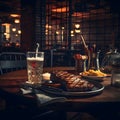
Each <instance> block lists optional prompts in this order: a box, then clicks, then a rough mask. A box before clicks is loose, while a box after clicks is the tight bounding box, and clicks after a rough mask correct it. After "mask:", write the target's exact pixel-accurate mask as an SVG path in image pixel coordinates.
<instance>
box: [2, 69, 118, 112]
mask: <svg viewBox="0 0 120 120" xmlns="http://www.w3.org/2000/svg"><path fill="white" fill-rule="evenodd" d="M56 69H59V70H75V68H73V67H57V68H44V72H50V71H51V70H56ZM26 80H27V71H26V70H19V71H15V72H10V73H7V74H4V75H1V76H0V94H2V95H3V96H4V97H5V98H6V99H8V98H9V97H11V99H12V97H13V96H14V97H13V98H15V96H16V100H18V103H19V102H23V103H24V104H27V105H28V106H30V107H31V106H32V107H38V108H39V106H37V104H36V100H35V98H34V97H33V96H17V93H18V92H19V90H20V88H19V84H21V83H22V82H25V81H26ZM110 83H111V82H110V78H105V79H104V80H103V82H101V84H103V85H104V86H105V89H104V90H103V92H102V93H101V94H99V95H96V96H92V97H87V98H80V97H75V98H70V97H69V98H68V99H67V100H66V101H65V102H60V103H53V104H50V105H48V106H45V107H44V108H47V109H54V110H62V111H68V112H70V111H81V112H90V113H101V112H103V113H104V112H110V113H113V112H115V113H116V112H119V110H120V88H116V87H112V86H111V84H110ZM3 91H4V94H3ZM5 92H6V94H8V93H9V96H5V95H6V94H5ZM12 100H13V99H12ZM12 100H11V101H12ZM26 100H27V101H26ZM13 101H14V100H13Z"/></svg>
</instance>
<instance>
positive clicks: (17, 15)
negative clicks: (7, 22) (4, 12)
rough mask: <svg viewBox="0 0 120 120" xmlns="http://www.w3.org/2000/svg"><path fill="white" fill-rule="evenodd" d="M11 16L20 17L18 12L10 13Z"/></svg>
mask: <svg viewBox="0 0 120 120" xmlns="http://www.w3.org/2000/svg"><path fill="white" fill-rule="evenodd" d="M10 16H11V17H20V15H19V14H10Z"/></svg>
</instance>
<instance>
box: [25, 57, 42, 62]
mask: <svg viewBox="0 0 120 120" xmlns="http://www.w3.org/2000/svg"><path fill="white" fill-rule="evenodd" d="M27 60H34V61H44V58H40V57H31V58H27Z"/></svg>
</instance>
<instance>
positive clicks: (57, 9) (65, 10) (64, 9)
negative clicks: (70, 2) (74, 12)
mask: <svg viewBox="0 0 120 120" xmlns="http://www.w3.org/2000/svg"><path fill="white" fill-rule="evenodd" d="M68 11H69V8H68V7H62V8H53V9H52V12H58V13H61V12H68Z"/></svg>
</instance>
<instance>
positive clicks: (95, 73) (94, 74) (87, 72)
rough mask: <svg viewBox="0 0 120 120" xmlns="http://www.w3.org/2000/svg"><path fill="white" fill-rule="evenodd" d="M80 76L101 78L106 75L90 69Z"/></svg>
mask: <svg viewBox="0 0 120 120" xmlns="http://www.w3.org/2000/svg"><path fill="white" fill-rule="evenodd" d="M82 75H84V76H101V77H104V76H106V74H105V73H103V72H101V71H100V70H92V69H89V70H88V71H85V72H82Z"/></svg>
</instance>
